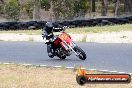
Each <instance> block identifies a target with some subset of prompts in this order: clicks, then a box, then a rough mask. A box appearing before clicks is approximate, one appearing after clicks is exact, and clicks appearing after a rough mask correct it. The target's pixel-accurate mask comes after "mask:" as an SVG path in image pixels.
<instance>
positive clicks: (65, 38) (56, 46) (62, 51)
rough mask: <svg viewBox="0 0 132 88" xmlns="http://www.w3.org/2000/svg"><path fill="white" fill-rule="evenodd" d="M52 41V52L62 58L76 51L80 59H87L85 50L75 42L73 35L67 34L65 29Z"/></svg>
mask: <svg viewBox="0 0 132 88" xmlns="http://www.w3.org/2000/svg"><path fill="white" fill-rule="evenodd" d="M52 41H53V42H52V44H53V50H52V53H53V54H54V56H57V57H59V58H60V59H65V58H66V57H67V56H70V55H71V54H72V53H75V54H76V56H77V57H78V58H79V59H81V60H85V59H86V54H85V52H84V51H83V50H82V49H81V48H80V47H79V46H77V45H76V43H75V42H73V40H72V38H71V36H70V35H69V34H67V33H66V32H65V30H64V31H62V32H60V35H55V37H54V39H53V40H52ZM51 58H53V57H51Z"/></svg>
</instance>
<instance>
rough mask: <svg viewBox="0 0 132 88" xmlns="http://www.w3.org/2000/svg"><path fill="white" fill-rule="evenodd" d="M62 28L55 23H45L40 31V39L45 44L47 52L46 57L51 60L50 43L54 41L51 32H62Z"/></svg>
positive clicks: (51, 46) (51, 48)
mask: <svg viewBox="0 0 132 88" xmlns="http://www.w3.org/2000/svg"><path fill="white" fill-rule="evenodd" d="M62 30H63V27H61V26H60V25H59V24H57V23H52V22H47V23H46V24H45V27H44V28H43V29H42V35H43V36H42V37H43V39H44V42H45V44H47V52H48V56H49V57H51V58H53V57H54V54H53V45H52V42H53V41H54V34H53V32H59V31H62Z"/></svg>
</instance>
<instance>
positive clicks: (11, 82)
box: [0, 64, 132, 88]
mask: <svg viewBox="0 0 132 88" xmlns="http://www.w3.org/2000/svg"><path fill="white" fill-rule="evenodd" d="M88 73H98V72H95V71H89V72H88ZM0 88H132V83H130V84H86V85H84V86H80V85H78V84H77V83H76V73H75V72H73V70H71V69H65V68H51V67H48V68H46V67H36V66H23V65H15V64H12V65H3V64H0Z"/></svg>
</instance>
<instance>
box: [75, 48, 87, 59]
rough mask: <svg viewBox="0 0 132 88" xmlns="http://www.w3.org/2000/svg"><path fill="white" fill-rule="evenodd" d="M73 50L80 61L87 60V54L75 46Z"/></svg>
mask: <svg viewBox="0 0 132 88" xmlns="http://www.w3.org/2000/svg"><path fill="white" fill-rule="evenodd" d="M73 50H74V51H75V52H76V53H77V56H78V57H79V59H81V60H85V59H86V58H87V56H86V54H85V52H84V51H83V50H82V49H81V48H80V47H78V46H75V47H74V48H73Z"/></svg>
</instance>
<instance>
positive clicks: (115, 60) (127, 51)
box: [0, 41, 132, 72]
mask: <svg viewBox="0 0 132 88" xmlns="http://www.w3.org/2000/svg"><path fill="white" fill-rule="evenodd" d="M77 44H78V45H79V46H80V47H81V48H82V49H83V50H84V51H85V52H86V54H87V59H86V60H85V61H82V60H80V59H78V58H77V57H76V56H75V54H74V53H73V54H72V55H71V56H70V57H67V58H66V59H65V60H60V59H58V58H57V57H54V58H49V57H48V56H47V53H46V45H45V44H44V43H40V42H39V43H38V42H3V41H1V42H0V62H13V63H24V64H35V65H38V64H41V65H49V66H58V65H61V66H83V67H85V68H87V69H97V70H105V69H106V70H116V71H124V72H132V44H123V43H122V44H120V43H117V44H115V43H114V44H101V43H77Z"/></svg>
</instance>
